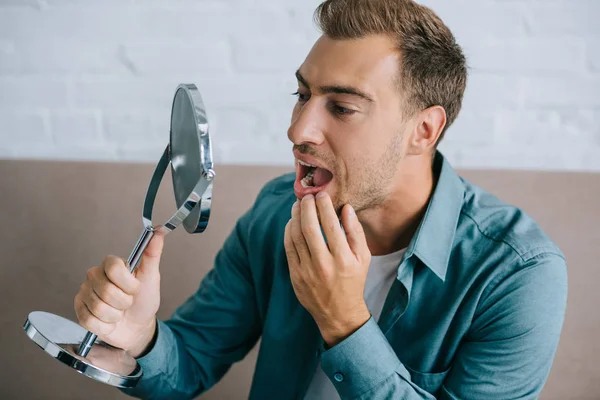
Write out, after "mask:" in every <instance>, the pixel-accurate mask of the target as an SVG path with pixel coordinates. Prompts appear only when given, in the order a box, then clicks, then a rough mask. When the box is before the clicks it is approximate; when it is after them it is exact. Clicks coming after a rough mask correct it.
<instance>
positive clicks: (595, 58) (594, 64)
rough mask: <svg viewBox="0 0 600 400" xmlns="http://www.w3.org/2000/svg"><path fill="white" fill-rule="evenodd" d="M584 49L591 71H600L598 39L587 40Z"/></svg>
mask: <svg viewBox="0 0 600 400" xmlns="http://www.w3.org/2000/svg"><path fill="white" fill-rule="evenodd" d="M586 51H587V54H586V55H587V60H588V67H589V68H590V70H592V71H593V72H600V39H594V40H589V41H588V43H587V48H586Z"/></svg>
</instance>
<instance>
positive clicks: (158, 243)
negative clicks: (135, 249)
mask: <svg viewBox="0 0 600 400" xmlns="http://www.w3.org/2000/svg"><path fill="white" fill-rule="evenodd" d="M164 243H165V234H164V233H163V231H161V230H157V231H155V232H154V235H153V236H152V239H150V242H148V246H147V247H146V248H145V249H144V252H143V253H142V258H141V259H140V265H139V266H138V267H137V269H138V270H139V272H141V273H143V274H146V273H151V274H153V275H157V274H158V272H159V268H158V267H159V265H160V257H161V254H162V250H163V246H164Z"/></svg>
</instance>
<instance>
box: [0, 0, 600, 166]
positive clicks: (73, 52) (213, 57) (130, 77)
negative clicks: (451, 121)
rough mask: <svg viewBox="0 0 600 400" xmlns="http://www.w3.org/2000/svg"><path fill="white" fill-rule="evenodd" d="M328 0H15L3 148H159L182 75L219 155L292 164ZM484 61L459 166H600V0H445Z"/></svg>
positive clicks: (2, 89) (459, 32) (450, 138)
mask: <svg viewBox="0 0 600 400" xmlns="http://www.w3.org/2000/svg"><path fill="white" fill-rule="evenodd" d="M318 3H319V1H317V0H303V1H297V0H278V1H272V0H221V1H216V0H215V1H211V0H203V1H200V0H195V1H191V0H190V1H187V0H180V1H168V2H167V1H159V0H139V1H134V0H103V1H95V2H90V1H83V0H45V1H44V0H39V1H33V0H32V1H26V0H22V1H18V0H0V158H45V159H69V160H71V159H72V160H79V159H85V160H107V161H119V162H129V161H149V162H155V161H156V160H157V159H158V157H159V156H160V154H161V152H162V149H163V148H164V146H165V145H166V143H167V140H168V126H169V117H170V105H171V100H172V96H173V93H174V90H175V87H176V86H177V84H178V83H180V82H190V83H195V84H196V85H197V86H198V87H199V89H200V91H201V93H202V95H203V97H204V100H205V103H206V105H207V109H208V110H207V111H208V115H209V119H210V124H211V129H212V134H213V137H214V144H215V149H214V152H215V157H216V160H217V162H219V163H236V164H239V163H250V164H278V165H291V163H292V157H291V143H290V142H289V141H288V139H287V137H286V129H287V126H288V123H289V118H290V112H291V108H292V105H293V103H294V101H295V100H294V98H293V97H292V96H290V95H289V94H290V93H292V92H294V91H295V89H296V82H295V78H294V71H295V70H296V68H297V67H298V66H299V65H300V64H301V62H302V61H303V59H304V57H305V55H306V53H307V52H308V51H309V50H310V47H311V45H312V43H313V42H314V40H315V39H316V38H317V37H318V33H317V31H316V30H315V28H314V26H313V23H312V11H313V9H314V7H315V6H316V5H317V4H318ZM423 3H424V4H426V5H428V6H430V7H432V8H433V9H434V10H435V11H436V12H438V14H439V15H440V16H441V17H442V19H444V20H445V21H446V23H447V24H448V25H449V26H450V28H451V29H452V30H453V31H454V32H455V34H456V36H457V39H458V41H459V43H461V45H462V46H463V48H464V50H465V52H466V54H467V57H468V60H469V65H470V67H471V70H470V79H469V83H468V89H467V94H466V98H465V102H464V105H463V111H462V113H461V115H460V116H459V119H458V120H457V121H456V123H455V125H454V126H453V127H451V128H450V129H449V131H448V133H447V137H446V139H445V141H444V142H443V143H442V146H441V150H442V151H444V152H445V154H446V155H447V157H448V158H449V159H450V160H451V162H453V163H454V165H455V166H457V167H465V168H469V167H473V168H509V169H510V168H522V169H562V170H596V171H600V128H599V127H600V23H598V21H597V18H598V16H599V15H600V2H599V1H597V0H591V1H586V0H571V1H543V0H452V1H448V0H429V1H424V2H423Z"/></svg>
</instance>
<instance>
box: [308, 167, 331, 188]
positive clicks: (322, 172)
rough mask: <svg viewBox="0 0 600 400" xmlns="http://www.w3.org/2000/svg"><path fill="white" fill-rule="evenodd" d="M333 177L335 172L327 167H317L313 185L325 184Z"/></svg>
mask: <svg viewBox="0 0 600 400" xmlns="http://www.w3.org/2000/svg"><path fill="white" fill-rule="evenodd" d="M332 179H333V174H332V173H331V172H329V171H328V170H326V169H325V168H317V169H316V170H315V174H314V176H313V186H317V187H319V186H323V185H326V184H327V183H329V181H330V180H332Z"/></svg>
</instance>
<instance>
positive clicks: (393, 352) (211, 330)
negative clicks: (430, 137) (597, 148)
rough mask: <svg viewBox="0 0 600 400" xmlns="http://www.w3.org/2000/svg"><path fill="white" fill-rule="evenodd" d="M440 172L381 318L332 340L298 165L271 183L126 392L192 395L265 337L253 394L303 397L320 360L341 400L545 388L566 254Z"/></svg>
mask: <svg viewBox="0 0 600 400" xmlns="http://www.w3.org/2000/svg"><path fill="white" fill-rule="evenodd" d="M433 168H434V176H435V177H436V178H437V184H436V187H435V190H434V193H433V196H432V197H431V200H430V202H429V204H428V207H427V211H426V214H425V216H424V218H423V219H422V221H421V223H420V225H419V228H418V230H417V231H416V233H415V235H414V236H413V238H412V240H411V242H410V244H409V246H408V248H407V250H406V252H405V254H404V256H403V258H402V261H401V264H400V265H399V268H398V271H399V273H398V276H397V279H396V280H395V281H394V282H393V284H392V286H391V289H390V291H389V293H388V295H387V298H386V301H385V304H384V307H383V310H382V313H381V317H380V318H379V320H378V321H375V320H374V319H373V318H371V319H370V320H369V321H368V322H367V323H365V324H364V325H363V326H362V327H361V328H359V329H358V330H357V331H356V332H354V333H353V334H352V335H351V336H349V337H348V338H347V339H345V340H344V341H342V342H341V343H339V344H337V345H336V346H334V347H332V348H330V349H327V350H325V348H324V347H323V340H322V338H321V336H320V333H319V330H318V328H317V325H316V324H315V322H314V320H313V319H312V317H311V315H310V314H309V313H308V312H307V311H306V309H304V307H303V306H302V305H301V304H300V303H299V302H298V299H297V298H296V295H295V294H294V290H293V288H292V285H291V282H290V276H289V270H288V264H287V261H286V256H285V249H284V245H283V235H284V228H285V225H286V223H287V222H288V220H289V219H290V209H291V207H292V204H293V203H294V201H295V196H294V192H293V189H292V184H293V181H294V179H295V178H294V175H293V174H287V175H284V176H281V177H279V178H277V179H274V180H272V181H270V182H269V183H268V184H266V185H265V186H264V187H263V188H262V190H261V191H260V193H259V195H258V197H257V199H256V201H255V203H254V204H253V206H252V207H251V208H250V209H249V210H248V211H246V212H245V214H244V215H243V216H242V217H241V218H240V219H239V220H238V221H237V224H236V226H235V228H234V229H233V231H232V232H231V234H230V235H229V236H228V238H227V239H226V241H225V243H224V245H223V247H222V248H221V250H220V251H219V253H218V254H217V256H216V258H215V262H214V267H213V269H212V270H211V271H210V272H209V273H208V274H207V275H206V277H205V278H204V279H203V280H202V282H201V283H200V287H199V289H198V291H197V292H196V293H195V294H194V295H193V296H191V297H190V298H189V299H188V300H187V301H186V302H185V303H184V304H183V305H181V306H180V307H179V308H178V309H177V310H176V311H175V313H174V315H173V316H172V317H171V318H170V319H169V320H166V321H159V323H158V332H157V336H156V342H155V343H154V345H153V347H152V349H151V351H150V352H149V353H148V354H146V355H145V356H143V357H141V358H140V359H139V360H138V362H139V363H140V365H141V366H142V368H143V371H144V375H143V377H142V379H141V381H140V382H139V383H138V386H137V387H136V388H135V389H127V390H124V391H125V392H126V393H128V394H131V395H133V396H137V397H141V398H148V399H187V398H192V397H194V396H197V395H198V394H200V393H202V392H204V391H206V390H207V389H209V388H210V387H211V386H213V385H214V384H215V383H216V382H217V381H218V380H219V379H220V378H221V377H222V376H223V375H224V374H225V373H226V372H227V370H228V369H229V368H230V366H231V364H232V363H234V362H236V361H239V360H241V359H242V358H244V356H245V355H246V354H247V353H248V351H249V350H250V349H251V348H252V347H253V346H254V345H255V344H256V343H257V341H258V339H259V338H261V341H260V349H259V353H258V360H257V363H256V370H255V373H254V377H253V382H252V387H251V390H250V393H249V398H251V399H277V400H285V399H302V398H303V396H304V393H305V392H306V390H307V388H308V385H309V383H310V381H311V378H312V376H313V374H314V372H315V369H316V367H317V362H318V360H319V359H320V361H321V368H323V371H324V372H325V373H326V375H327V376H328V377H329V379H330V380H331V382H332V383H333V385H334V386H335V388H336V389H337V391H338V393H339V394H340V396H341V398H342V399H377V400H380V399H434V398H440V399H533V398H537V397H538V396H539V393H540V391H541V390H542V387H543V385H544V382H545V381H546V379H547V376H548V373H549V370H550V367H551V365H552V360H553V358H554V354H555V351H556V347H557V344H558V340H559V336H560V332H561V328H562V323H563V318H564V313H565V307H566V297H567V272H566V263H565V258H564V255H563V254H562V252H561V251H560V250H559V249H558V247H557V246H556V245H555V244H554V243H553V242H552V241H551V240H550V239H549V238H548V237H547V236H546V235H545V234H544V232H543V231H542V230H541V229H540V227H539V226H538V225H537V224H536V223H535V221H534V220H532V219H531V217H529V216H528V215H527V214H525V213H524V212H523V211H521V210H519V209H518V208H515V207H513V206H510V205H508V204H506V203H504V202H502V201H501V200H499V199H498V198H496V197H494V196H493V195H492V194H490V193H487V192H485V191H484V190H482V189H480V188H478V187H476V186H474V185H472V184H471V183H469V182H467V181H466V180H464V179H463V178H461V177H459V176H458V175H457V174H456V172H455V171H454V170H453V168H452V167H451V166H450V164H449V163H448V162H447V161H446V159H445V158H444V157H443V155H442V154H441V153H439V152H438V153H437V154H436V157H435V162H434V166H433ZM540 200H543V199H540ZM190 262H191V261H190Z"/></svg>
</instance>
